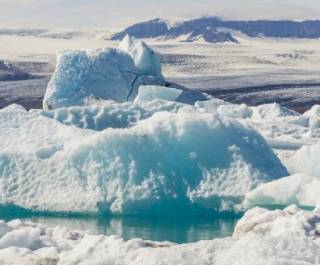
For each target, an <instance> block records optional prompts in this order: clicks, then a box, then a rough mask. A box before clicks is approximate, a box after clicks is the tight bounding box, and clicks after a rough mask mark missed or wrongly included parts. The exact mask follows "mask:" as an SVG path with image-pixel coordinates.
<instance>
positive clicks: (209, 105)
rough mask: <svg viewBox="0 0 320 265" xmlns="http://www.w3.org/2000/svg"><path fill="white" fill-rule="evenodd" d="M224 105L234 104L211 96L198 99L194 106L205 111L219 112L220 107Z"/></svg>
mask: <svg viewBox="0 0 320 265" xmlns="http://www.w3.org/2000/svg"><path fill="white" fill-rule="evenodd" d="M224 105H232V104H231V103H229V102H227V101H224V100H222V99H218V98H211V99H210V100H205V101H197V102H195V104H194V106H195V107H196V108H197V109H199V110H201V111H204V112H208V113H217V111H218V108H219V107H220V106H224Z"/></svg>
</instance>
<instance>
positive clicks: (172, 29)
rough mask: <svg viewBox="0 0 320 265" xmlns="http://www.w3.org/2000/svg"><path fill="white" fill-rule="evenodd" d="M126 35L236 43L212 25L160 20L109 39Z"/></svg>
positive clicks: (119, 38) (226, 33) (127, 29)
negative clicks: (174, 22)
mask: <svg viewBox="0 0 320 265" xmlns="http://www.w3.org/2000/svg"><path fill="white" fill-rule="evenodd" d="M126 35H129V36H133V37H136V38H157V37H164V38H179V39H180V41H185V42H193V41H199V40H201V41H205V42H211V43H217V42H237V40H236V39H235V38H234V37H232V35H231V34H230V33H228V32H223V31H219V30H217V28H216V27H215V26H214V25H210V24H207V25H205V26H204V25H202V24H197V23H194V24H192V25H189V24H188V23H187V22H183V23H176V24H170V23H169V22H168V21H166V20H163V19H160V18H157V19H153V20H150V21H147V22H142V23H138V24H135V25H133V26H130V27H128V28H126V29H125V30H123V31H121V32H119V33H116V34H114V35H113V36H112V37H111V39H112V40H121V39H123V38H124V37H125V36H126Z"/></svg>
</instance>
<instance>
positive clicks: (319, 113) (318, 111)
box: [303, 105, 320, 118]
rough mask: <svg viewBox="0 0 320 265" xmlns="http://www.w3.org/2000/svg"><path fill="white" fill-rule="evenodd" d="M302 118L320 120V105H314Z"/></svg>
mask: <svg viewBox="0 0 320 265" xmlns="http://www.w3.org/2000/svg"><path fill="white" fill-rule="evenodd" d="M303 116H305V117H319V118H320V105H314V106H313V107H312V108H311V109H309V110H308V111H306V112H305V113H304V114H303Z"/></svg>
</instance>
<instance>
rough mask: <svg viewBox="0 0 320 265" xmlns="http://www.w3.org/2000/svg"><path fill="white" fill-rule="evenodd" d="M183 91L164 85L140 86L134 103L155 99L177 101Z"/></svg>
mask: <svg viewBox="0 0 320 265" xmlns="http://www.w3.org/2000/svg"><path fill="white" fill-rule="evenodd" d="M181 93H182V90H180V89H177V88H172V87H162V86H140V87H139V92H138V95H137V97H136V98H135V99H134V103H136V104H137V103H142V102H147V101H152V100H154V99H162V100H168V101H175V100H176V99H177V98H178V97H179V96H180V95H181Z"/></svg>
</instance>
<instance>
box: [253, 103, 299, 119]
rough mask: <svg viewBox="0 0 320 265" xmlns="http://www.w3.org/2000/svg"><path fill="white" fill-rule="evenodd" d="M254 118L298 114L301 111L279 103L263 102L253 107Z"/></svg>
mask: <svg viewBox="0 0 320 265" xmlns="http://www.w3.org/2000/svg"><path fill="white" fill-rule="evenodd" d="M252 110H253V114H252V118H253V119H255V120H259V119H269V120H272V119H274V118H279V117H288V116H298V115H299V113H297V112H295V111H293V110H290V109H288V108H286V107H283V106H281V105H280V104H279V103H271V104H263V105H260V106H256V107H252Z"/></svg>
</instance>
